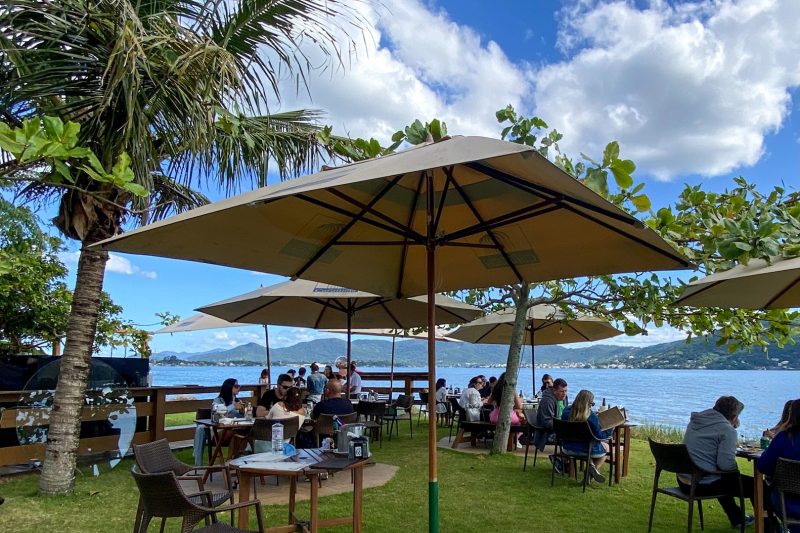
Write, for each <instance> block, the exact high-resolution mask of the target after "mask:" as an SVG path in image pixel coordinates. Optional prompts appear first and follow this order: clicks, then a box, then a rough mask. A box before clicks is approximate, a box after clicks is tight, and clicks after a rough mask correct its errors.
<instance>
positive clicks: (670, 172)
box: [65, 0, 800, 351]
mask: <svg viewBox="0 0 800 533" xmlns="http://www.w3.org/2000/svg"><path fill="white" fill-rule="evenodd" d="M386 4H387V5H385V6H384V7H381V8H377V9H375V8H372V7H370V6H367V5H362V6H359V8H358V9H360V10H361V14H362V15H363V17H364V20H365V21H366V24H367V30H368V33H367V35H368V38H367V39H363V40H360V41H359V44H358V46H357V48H356V50H355V53H354V55H353V56H352V57H351V58H350V61H349V62H348V67H347V68H346V69H344V70H341V69H329V70H328V71H326V72H325V73H323V74H321V75H319V76H312V77H311V78H310V81H309V88H310V93H311V96H310V97H309V95H307V94H304V93H299V94H298V93H296V92H295V91H294V90H293V87H292V86H291V82H290V80H287V81H286V86H285V91H284V93H283V100H282V101H281V102H280V104H276V105H274V106H273V108H272V109H273V110H278V109H295V108H298V107H314V108H318V109H322V110H324V111H325V113H326V115H327V119H326V120H325V122H326V123H328V124H332V125H333V126H334V131H335V132H336V133H339V134H345V133H348V134H350V135H352V136H366V137H370V136H374V137H377V138H378V139H380V140H382V141H384V142H387V141H388V139H389V138H390V136H391V134H392V132H394V131H395V130H397V129H399V128H401V127H403V126H405V125H406V124H409V123H410V122H412V121H413V120H414V119H416V118H419V119H421V120H423V121H425V120H430V119H431V118H434V117H438V118H440V119H443V120H444V121H445V122H446V123H447V125H448V128H449V131H450V133H451V134H477V135H486V136H497V135H498V134H499V131H500V127H499V126H498V125H497V123H496V121H495V119H494V111H495V110H497V109H499V108H501V107H504V106H505V105H506V104H509V103H511V104H513V105H514V106H515V107H516V108H517V110H518V111H520V112H522V113H525V114H536V115H538V116H540V117H542V118H544V119H545V120H546V121H547V122H548V123H549V125H550V126H551V127H555V128H556V129H558V130H559V131H561V132H562V133H564V135H565V138H564V141H563V142H562V143H561V147H562V150H563V151H564V152H565V153H567V154H570V155H572V156H573V157H577V156H578V154H579V153H581V152H583V153H586V154H589V155H597V154H599V153H601V151H602V148H603V146H604V145H605V144H606V143H607V142H609V141H611V140H618V141H619V142H620V146H621V153H622V156H623V157H626V158H630V159H633V160H634V161H635V162H636V163H637V165H638V170H637V173H636V177H637V178H638V179H639V180H641V181H644V182H645V183H646V184H647V186H646V188H645V192H647V193H648V194H649V196H650V198H651V199H652V200H653V204H654V206H655V207H660V206H664V205H667V204H669V203H671V202H674V200H675V199H676V198H677V195H678V193H679V192H680V190H681V189H682V188H683V186H684V184H686V183H691V184H695V183H703V184H704V186H705V187H706V188H708V189H713V190H722V189H724V188H726V187H729V186H730V185H731V183H732V182H731V177H733V176H738V175H742V176H745V177H746V178H748V179H749V180H750V181H754V182H756V183H757V184H758V185H759V186H760V188H762V189H766V188H768V187H771V186H773V185H776V184H779V183H781V182H783V183H784V184H785V185H787V186H788V187H791V188H796V187H797V184H798V183H800V181H798V177H797V176H798V171H799V170H800V156H799V155H798V152H799V150H798V149H799V148H800V124H798V121H799V120H800V118H798V112H797V99H798V96H799V95H798V85H800V60H798V58H800V35H798V33H797V31H796V29H797V28H798V27H800V2H796V1H794V0H783V1H779V0H748V1H744V0H743V1H730V0H714V1H710V0H709V1H697V2H667V1H658V0H654V1H652V2H644V1H636V2H633V1H629V2H624V1H619V2H602V1H593V0H580V1H574V2H573V1H563V2H556V1H554V0H535V1H531V0H513V1H511V0H508V1H499V2H495V3H489V2H485V1H482V0H440V1H428V2H421V1H418V0H395V1H393V2H391V3H386ZM309 53H310V55H311V57H312V59H313V58H314V52H313V51H311V52H309ZM213 196H216V194H213ZM71 246H72V250H75V249H76V246H75V245H74V243H71ZM65 259H66V260H67V262H68V263H69V264H70V266H74V259H75V254H74V253H72V254H71V253H67V254H65ZM688 276H689V273H686V275H685V277H688ZM282 280H283V278H279V277H276V276H270V275H265V274H256V273H252V272H245V271H237V270H233V269H227V268H222V267H214V266H208V265H200V264H194V263H188V262H181V261H171V260H165V259H158V258H149V257H142V256H119V255H114V256H113V257H112V259H111V261H110V262H109V267H108V272H107V275H106V281H105V288H106V290H107V291H109V292H110V293H111V295H112V297H113V298H114V300H115V301H116V302H117V303H119V304H121V305H122V306H123V307H124V308H125V312H126V317H127V318H130V319H132V320H134V321H135V322H137V323H139V324H148V323H152V322H154V320H155V315H154V313H156V312H159V311H170V312H173V313H177V314H179V315H181V316H182V317H187V316H189V315H190V314H192V312H193V311H192V310H193V309H194V308H195V307H199V306H201V305H203V304H207V303H210V302H214V301H217V300H221V299H224V298H227V297H230V296H232V295H236V294H239V293H242V292H245V291H249V290H252V289H253V288H256V287H258V286H259V285H268V284H272V283H276V282H279V281H282ZM318 335H320V334H319V333H317V332H315V331H313V330H301V329H293V328H277V327H276V328H272V329H271V336H272V340H273V345H275V346H282V345H289V344H294V343H295V342H298V341H302V340H308V339H310V338H314V337H315V336H318ZM262 338H263V332H262V330H260V329H259V328H237V329H229V330H216V331H209V332H203V333H193V334H182V335H172V336H158V337H155V338H154V340H153V343H152V345H153V348H154V350H155V351H160V350H165V349H175V350H186V351H199V350H207V349H211V348H216V347H225V346H232V345H235V344H240V343H242V342H249V341H255V342H261V341H262ZM676 338H680V335H679V334H676V332H671V331H668V330H651V331H650V335H649V336H648V337H636V338H622V339H619V340H618V341H617V342H619V343H624V344H629V345H630V344H652V343H655V342H663V341H666V340H674V339H676Z"/></svg>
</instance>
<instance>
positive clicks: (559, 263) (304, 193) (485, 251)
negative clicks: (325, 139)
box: [94, 137, 691, 531]
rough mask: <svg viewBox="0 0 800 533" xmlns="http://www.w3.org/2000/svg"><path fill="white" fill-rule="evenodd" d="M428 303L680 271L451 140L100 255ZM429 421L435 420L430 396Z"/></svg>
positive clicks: (551, 176)
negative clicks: (509, 286) (207, 266)
mask: <svg viewBox="0 0 800 533" xmlns="http://www.w3.org/2000/svg"><path fill="white" fill-rule="evenodd" d="M94 246H96V247H99V248H102V249H105V250H114V251H119V252H128V253H139V254H149V255H158V256H163V257H173V258H179V259H189V260H193V261H202V262H206V263H214V264H219V265H228V266H235V267H238V268H245V269H250V270H260V271H264V272H271V273H275V274H283V275H286V276H290V277H294V278H299V277H304V278H307V279H313V280H317V281H321V282H326V283H335V284H340V285H344V286H349V287H358V288H359V289H362V290H366V291H370V292H372V293H375V294H381V295H393V296H395V297H405V296H414V295H418V294H427V295H428V324H427V329H428V333H429V336H428V367H429V373H428V379H429V387H428V388H429V389H431V390H433V388H434V386H435V383H436V372H435V363H436V348H435V345H436V343H435V337H434V331H435V314H436V309H435V306H434V301H433V295H434V293H436V292H440V291H447V290H458V289H465V288H476V287H489V286H497V285H501V284H506V283H512V282H519V281H525V282H535V281H545V280H552V279H561V278H566V277H573V276H586V275H594V274H612V273H618V272H632V271H647V270H670V269H676V268H688V267H689V266H691V263H690V262H689V261H688V260H686V259H685V258H684V257H682V256H681V255H680V254H679V253H678V252H676V251H675V250H674V249H673V248H672V247H670V246H669V245H668V244H667V243H666V242H665V241H664V240H662V239H661V238H660V237H659V236H658V235H657V234H656V233H655V232H653V231H652V230H650V229H648V228H645V227H643V225H642V224H641V223H640V222H639V221H637V220H636V219H635V218H634V217H632V216H631V215H630V214H628V213H626V212H625V211H623V210H621V209H620V208H618V207H616V206H615V205H613V204H611V203H610V202H608V201H607V200H605V199H603V198H602V197H601V196H599V195H598V194H596V193H594V192H593V191H592V190H590V189H589V188H587V187H585V186H584V185H582V184H581V183H579V182H578V181H577V180H575V179H574V178H573V177H572V176H569V175H568V174H566V173H564V172H563V171H562V170H561V169H559V168H558V167H557V166H555V165H553V164H552V163H550V161H548V160H547V159H546V158H545V157H543V156H542V155H541V154H539V152H537V151H536V150H535V149H534V148H532V147H529V146H525V145H521V144H515V143H509V142H505V141H500V140H496V139H488V138H483V137H453V138H447V139H443V140H442V141H440V142H436V143H428V144H424V145H420V146H418V147H416V148H413V149H410V150H406V151H404V152H398V153H396V154H392V155H389V156H384V157H380V158H376V159H370V160H368V161H363V162H359V163H354V164H352V165H346V166H342V167H339V168H335V169H331V170H325V171H322V172H318V173H316V174H313V175H310V176H306V177H304V178H300V179H297V180H292V181H287V182H283V183H280V184H276V185H273V186H269V187H265V188H262V189H259V190H256V191H253V192H250V193H246V194H242V195H239V196H237V197H234V198H230V199H227V200H223V201H221V202H215V203H213V204H210V205H207V206H204V207H200V208H198V209H193V210H191V211H188V212H186V213H183V214H180V215H177V216H174V217H171V218H169V219H167V220H163V221H161V222H156V223H155V224H151V225H148V226H145V227H143V228H140V229H137V230H134V231H131V232H129V233H125V234H123V235H120V236H117V237H114V238H112V239H107V240H105V241H102V242H100V243H97V244H96V245H94ZM429 409H430V412H434V411H435V409H436V405H435V397H434V396H433V395H430V397H429ZM428 478H429V484H428V488H429V491H428V526H429V531H438V522H439V516H438V513H439V504H438V490H439V489H438V481H437V456H436V432H435V431H429V432H428Z"/></svg>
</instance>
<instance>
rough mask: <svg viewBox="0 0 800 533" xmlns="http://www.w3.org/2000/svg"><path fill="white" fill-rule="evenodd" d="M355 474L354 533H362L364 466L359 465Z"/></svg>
mask: <svg viewBox="0 0 800 533" xmlns="http://www.w3.org/2000/svg"><path fill="white" fill-rule="evenodd" d="M353 474H354V479H353V533H361V491H362V486H363V484H364V465H363V464H361V465H358V466H357V467H356V468H355V470H354V472H353Z"/></svg>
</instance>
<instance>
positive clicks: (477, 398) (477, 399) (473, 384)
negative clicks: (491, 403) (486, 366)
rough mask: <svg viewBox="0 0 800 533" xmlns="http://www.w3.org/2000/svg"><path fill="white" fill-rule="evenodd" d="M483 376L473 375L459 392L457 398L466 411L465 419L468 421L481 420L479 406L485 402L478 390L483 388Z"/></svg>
mask: <svg viewBox="0 0 800 533" xmlns="http://www.w3.org/2000/svg"><path fill="white" fill-rule="evenodd" d="M483 385H484V382H483V378H481V377H480V376H475V377H474V378H472V379H470V380H469V384H468V385H467V388H466V389H464V392H462V393H461V398H459V400H458V405H460V406H461V407H462V408H463V409H464V410H465V411H466V412H467V420H469V421H470V422H480V420H481V407H483V404H484V403H486V400H485V399H484V398H481V393H480V390H481V389H482V388H483Z"/></svg>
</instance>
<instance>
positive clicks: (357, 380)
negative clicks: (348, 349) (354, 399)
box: [349, 372, 361, 394]
mask: <svg viewBox="0 0 800 533" xmlns="http://www.w3.org/2000/svg"><path fill="white" fill-rule="evenodd" d="M352 387H355V388H354V389H352V390H351V391H350V393H352V394H359V393H360V392H361V376H359V375H358V372H353V373H352V374H350V387H349V388H352Z"/></svg>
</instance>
